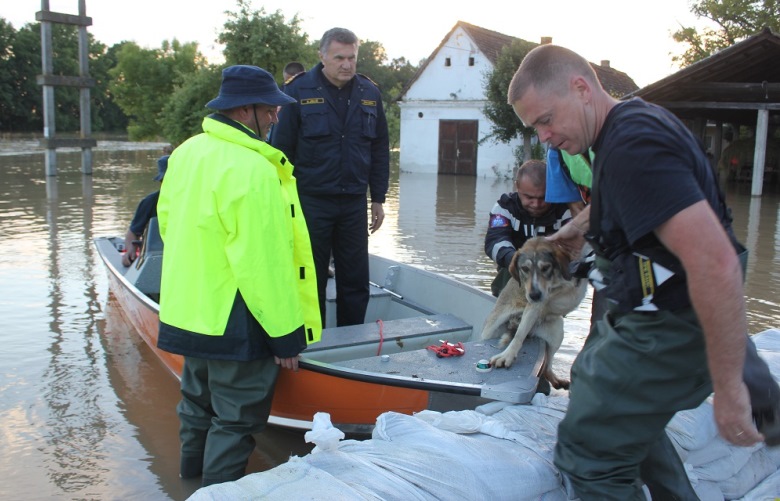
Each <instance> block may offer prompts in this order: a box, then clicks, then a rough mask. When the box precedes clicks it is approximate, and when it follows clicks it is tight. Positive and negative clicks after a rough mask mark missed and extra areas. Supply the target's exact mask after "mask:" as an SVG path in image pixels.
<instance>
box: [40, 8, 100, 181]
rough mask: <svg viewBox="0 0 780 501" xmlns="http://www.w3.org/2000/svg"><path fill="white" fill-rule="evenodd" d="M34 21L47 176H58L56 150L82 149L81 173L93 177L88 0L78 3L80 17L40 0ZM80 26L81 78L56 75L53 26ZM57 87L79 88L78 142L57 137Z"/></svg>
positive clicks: (93, 81)
mask: <svg viewBox="0 0 780 501" xmlns="http://www.w3.org/2000/svg"><path fill="white" fill-rule="evenodd" d="M35 20H36V21H40V23H41V63H42V66H43V68H42V69H43V74H42V75H38V77H37V78H36V83H37V84H38V85H40V86H42V87H43V139H41V146H44V147H45V148H46V175H47V176H56V175H57V148H65V147H77V148H81V172H82V173H84V174H92V148H94V147H95V146H96V145H97V141H95V140H94V139H92V138H91V135H92V119H91V115H90V108H89V89H90V88H92V87H94V86H95V79H94V78H90V76H89V38H88V37H87V26H92V18H91V17H87V5H86V0H79V14H78V16H74V15H71V14H60V13H58V12H51V11H50V10H49V0H41V11H40V12H36V13H35ZM53 23H59V24H69V25H74V26H78V30H79V76H77V77H76V76H63V75H55V74H54V61H53V54H54V50H53V47H52V24H53ZM55 87H78V89H79V118H80V125H81V133H80V136H79V138H78V139H66V138H57V137H56V130H57V128H56V125H55V120H54V118H55V113H54V110H55V109H56V107H55V103H54V88H55Z"/></svg>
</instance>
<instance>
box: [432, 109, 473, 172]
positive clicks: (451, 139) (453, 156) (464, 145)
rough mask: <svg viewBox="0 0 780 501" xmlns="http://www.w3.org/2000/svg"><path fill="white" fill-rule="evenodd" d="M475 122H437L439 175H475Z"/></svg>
mask: <svg viewBox="0 0 780 501" xmlns="http://www.w3.org/2000/svg"><path fill="white" fill-rule="evenodd" d="M478 127H479V122H478V121H477V120H440V121H439V174H454V175H460V176H476V175H477V132H478Z"/></svg>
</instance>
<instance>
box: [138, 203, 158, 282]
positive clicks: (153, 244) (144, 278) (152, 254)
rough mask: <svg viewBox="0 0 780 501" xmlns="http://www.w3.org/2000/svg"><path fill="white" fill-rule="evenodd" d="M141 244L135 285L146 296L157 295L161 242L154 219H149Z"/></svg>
mask: <svg viewBox="0 0 780 501" xmlns="http://www.w3.org/2000/svg"><path fill="white" fill-rule="evenodd" d="M143 242H144V243H143V247H142V248H141V259H140V260H139V262H138V264H137V269H138V276H137V278H135V285H136V287H138V289H139V290H140V291H142V292H144V293H145V294H147V295H154V294H157V295H159V294H160V277H161V276H162V258H163V241H162V238H161V237H160V227H159V225H158V224H157V218H156V217H153V218H151V219H150V220H149V224H147V225H146V231H145V232H144V238H143Z"/></svg>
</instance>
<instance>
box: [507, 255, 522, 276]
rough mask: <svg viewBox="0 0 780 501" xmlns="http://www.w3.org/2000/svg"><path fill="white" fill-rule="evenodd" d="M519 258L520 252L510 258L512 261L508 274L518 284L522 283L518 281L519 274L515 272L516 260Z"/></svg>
mask: <svg viewBox="0 0 780 501" xmlns="http://www.w3.org/2000/svg"><path fill="white" fill-rule="evenodd" d="M519 256H520V251H519V250H518V251H516V252H515V255H514V256H512V261H511V262H510V263H509V274H510V275H512V278H514V279H515V280H517V281H518V282H519V283H523V282H522V281H521V280H520V272H518V271H517V259H518V257H519Z"/></svg>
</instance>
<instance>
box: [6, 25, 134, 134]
mask: <svg viewBox="0 0 780 501" xmlns="http://www.w3.org/2000/svg"><path fill="white" fill-rule="evenodd" d="M78 40H79V39H78V31H77V30H76V28H75V27H73V26H64V25H60V24H53V25H52V46H53V54H52V64H53V73H54V74H55V75H64V76H77V75H79V62H78ZM88 45H89V48H88V53H89V63H90V65H89V71H90V76H91V77H93V78H94V79H95V81H96V87H94V88H93V89H91V92H90V96H91V97H92V99H93V102H94V103H95V105H94V106H92V107H91V116H92V130H93V131H100V130H112V128H121V127H123V126H124V123H123V121H122V120H121V119H119V120H117V118H118V117H116V116H115V115H112V114H109V115H104V114H103V113H102V111H104V110H106V109H109V110H110V109H112V103H111V98H110V96H108V95H107V93H106V92H105V91H106V84H107V81H108V74H107V65H108V64H110V60H104V54H105V51H106V48H105V45H103V44H101V43H100V42H97V41H95V40H94V38H93V37H92V35H90V34H88ZM41 73H42V64H41V26H40V24H38V23H34V24H26V25H25V26H24V27H22V28H21V29H19V30H18V31H17V30H15V29H14V28H13V26H11V25H10V24H9V23H8V22H6V21H5V20H4V19H0V130H3V131H34V130H41V129H42V128H43V92H42V88H41V86H39V85H38V84H37V82H36V77H37V76H38V75H39V74H41ZM54 96H55V103H56V109H55V130H56V131H59V132H70V131H77V130H78V129H79V127H80V119H79V115H80V107H79V90H78V89H77V88H73V87H57V88H55V91H54ZM114 110H115V108H114Z"/></svg>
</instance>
